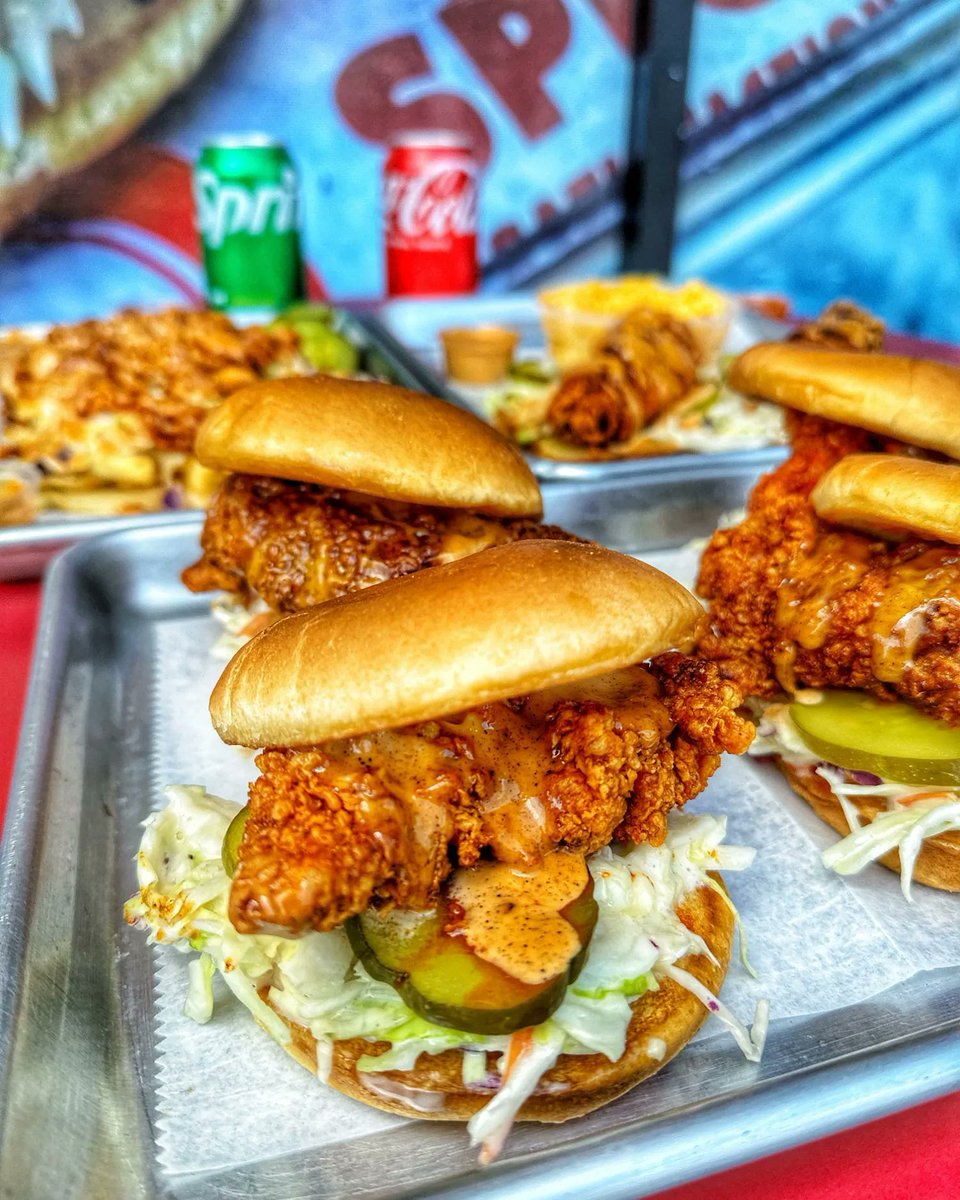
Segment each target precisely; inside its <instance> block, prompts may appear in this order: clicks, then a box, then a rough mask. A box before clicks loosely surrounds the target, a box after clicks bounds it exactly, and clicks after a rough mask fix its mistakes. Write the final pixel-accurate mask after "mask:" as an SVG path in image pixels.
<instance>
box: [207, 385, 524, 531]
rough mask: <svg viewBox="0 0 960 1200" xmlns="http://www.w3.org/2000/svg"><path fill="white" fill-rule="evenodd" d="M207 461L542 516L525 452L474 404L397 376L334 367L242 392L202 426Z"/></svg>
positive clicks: (498, 512) (391, 495)
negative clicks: (356, 374) (349, 375)
mask: <svg viewBox="0 0 960 1200" xmlns="http://www.w3.org/2000/svg"><path fill="white" fill-rule="evenodd" d="M195 453H196V456H197V458H198V459H199V460H200V461H201V462H202V463H203V464H204V466H207V467H215V468H216V469H217V470H220V471H236V472H243V473H245V474H249V475H272V476H275V477H277V478H280V479H295V480H299V481H302V482H304V483H319V484H323V485H325V486H326V487H333V488H346V489H349V490H350V491H355V492H364V493H366V494H368V495H372V496H382V497H386V498H388V499H391V500H405V501H409V502H411V503H414V504H430V505H436V506H438V507H441V508H470V509H474V510H475V511H477V512H481V513H488V514H490V515H492V516H539V515H540V513H541V512H542V511H543V501H542V498H541V496H540V488H539V486H538V485H537V481H536V479H535V478H534V476H533V472H532V471H531V470H530V468H529V467H528V466H527V464H526V462H525V461H524V459H523V456H522V455H521V454H520V452H519V451H518V450H517V449H516V448H515V447H514V446H512V445H511V444H510V443H509V442H507V441H506V440H505V439H504V438H503V437H501V436H500V434H499V433H497V432H496V430H494V429H493V428H491V426H489V425H487V424H486V423H485V422H484V421H481V420H480V418H479V417H475V416H474V415H473V414H472V413H468V412H465V411H464V410H463V409H460V408H457V407H455V406H454V405H453V404H448V403H447V402H446V401H445V400H438V399H437V398H436V397H434V396H427V395H425V394H424V393H422V392H413V391H409V390H408V389H407V388H401V387H395V386H394V385H393V384H389V383H378V382H376V381H366V380H359V379H339V378H336V377H335V376H332V375H315V376H312V377H307V378H293V379H272V380H263V381H261V382H259V383H254V384H251V385H250V386H249V387H245V388H241V389H240V390H239V391H238V392H234V394H233V395H232V396H229V397H228V398H227V399H226V400H225V401H224V402H223V403H222V404H221V405H219V406H218V407H217V408H215V409H214V410H213V412H211V413H210V415H209V416H208V417H207V418H206V420H205V421H204V422H203V424H202V425H201V426H200V429H199V431H198V433H197V440H196V446H195Z"/></svg>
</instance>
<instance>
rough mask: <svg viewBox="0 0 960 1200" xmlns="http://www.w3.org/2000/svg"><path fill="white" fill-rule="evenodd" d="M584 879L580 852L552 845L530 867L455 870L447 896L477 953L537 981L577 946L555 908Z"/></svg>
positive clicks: (563, 963)
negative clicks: (456, 906) (539, 862)
mask: <svg viewBox="0 0 960 1200" xmlns="http://www.w3.org/2000/svg"><path fill="white" fill-rule="evenodd" d="M588 878H589V875H588V872H587V864H586V862H585V861H584V859H583V856H582V855H579V854H569V853H567V852H565V851H562V850H558V851H554V852H553V853H551V854H548V855H547V856H546V858H545V859H544V860H543V863H542V865H541V866H540V867H538V868H535V869H533V870H518V869H517V868H515V867H510V866H507V865H506V864H504V863H481V864H479V865H478V866H475V867H471V868H470V869H469V870H466V871H458V872H457V873H456V875H454V876H453V878H452V880H451V882H450V887H449V895H450V898H451V900H454V901H456V902H457V903H458V904H460V905H461V906H462V908H463V910H464V916H463V921H462V924H461V926H460V929H461V931H462V933H463V935H464V937H465V938H466V940H467V943H468V945H469V946H470V948H471V949H472V950H473V952H474V953H475V954H476V955H477V957H478V958H482V959H484V960H485V961H486V962H490V963H493V964H494V966H497V967H499V968H500V969H501V970H502V971H506V972H507V974H508V975H512V976H513V978H514V979H519V980H521V981H522V982H523V983H530V984H537V983H545V982H546V981H547V980H548V979H552V978H553V977H554V976H556V975H559V974H560V973H561V972H562V971H564V970H566V967H567V964H568V963H569V962H570V960H571V959H572V958H573V957H574V956H575V955H576V953H577V951H578V950H579V949H580V939H579V937H578V936H577V932H576V930H575V929H574V928H573V926H572V925H571V924H570V922H569V921H567V920H566V918H565V917H563V916H561V909H563V908H565V907H566V906H567V905H568V904H572V903H573V901H574V900H576V898H577V897H578V896H579V895H580V893H581V892H582V891H583V889H584V888H585V887H586V885H587V880H588Z"/></svg>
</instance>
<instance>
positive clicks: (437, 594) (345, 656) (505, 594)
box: [210, 541, 703, 746]
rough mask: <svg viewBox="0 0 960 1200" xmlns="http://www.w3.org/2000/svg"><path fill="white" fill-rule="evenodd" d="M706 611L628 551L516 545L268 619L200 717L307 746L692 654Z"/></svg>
mask: <svg viewBox="0 0 960 1200" xmlns="http://www.w3.org/2000/svg"><path fill="white" fill-rule="evenodd" d="M702 618H703V610H702V608H701V607H700V605H699V603H698V602H697V601H696V600H695V599H694V597H693V596H691V595H690V593H689V592H688V591H687V590H686V589H685V588H683V587H681V586H680V584H679V583H676V582H674V580H672V579H670V578H669V577H668V576H667V575H664V574H662V573H661V572H660V571H658V570H656V569H655V568H654V567H650V566H647V564H646V563H641V562H638V561H637V560H636V559H633V558H629V557H627V556H626V555H624V554H617V553H615V552H614V551H612V550H606V549H604V548H603V547H601V546H594V545H587V544H584V543H577V542H547V541H525V542H513V543H511V544H509V545H506V546H499V547H497V548H495V549H492V550H484V551H481V552H480V553H479V554H472V555H470V556H469V557H468V558H465V559H461V560H460V561H458V562H455V563H450V564H449V565H445V566H439V567H430V568H429V569H427V570H424V571H418V572H417V573H415V574H413V575H407V576H405V577H403V578H400V579H393V580H388V581H387V582H386V583H381V584H378V585H377V586H376V587H373V588H368V589H366V590H364V591H361V592H354V593H351V594H349V595H345V596H341V597H339V598H338V599H336V600H331V601H329V602H328V603H326V604H322V605H320V606H319V607H317V608H314V609H310V610H308V611H305V612H302V613H296V614H295V615H293V616H290V617H287V618H285V619H284V620H282V621H278V622H277V623H276V624H274V625H271V626H270V627H269V628H268V629H265V630H264V631H263V632H262V633H260V634H258V636H257V637H255V638H254V639H253V640H252V641H250V642H248V643H247V645H246V646H244V647H243V648H242V649H241V650H240V651H239V652H238V654H237V655H236V656H235V657H234V658H233V659H232V661H231V662H230V663H229V664H228V665H227V668H226V670H225V671H224V672H223V675H222V676H221V677H220V681H219V682H218V683H217V686H216V688H215V689H214V692H213V696H212V697H211V700H210V713H211V716H212V717H213V723H214V725H215V726H216V729H217V732H218V733H219V734H220V736H221V737H222V738H223V740H224V741H225V742H232V743H235V744H239V745H244V746H309V745H316V744H318V743H320V742H323V741H326V740H327V739H330V738H338V737H350V736H354V735H357V734H362V733H372V732H374V731H375V730H379V729H392V728H395V727H397V726H401V725H409V724H413V723H415V722H418V721H426V720H430V719H432V718H435V717H441V716H446V715H449V714H451V713H455V712H460V711H463V710H464V709H468V708H474V707H476V706H477V705H479V704H483V703H485V702H487V701H492V700H503V699H506V698H508V697H510V696H519V695H523V694H526V693H528V692H535V691H540V690H542V689H544V688H548V687H553V686H556V685H559V684H562V683H566V682H571V681H574V680H578V679H585V678H589V677H590V676H593V675H602V674H604V673H606V672H608V671H613V670H617V669H618V668H620V667H625V666H628V665H630V664H633V663H637V662H640V661H642V660H643V659H645V658H649V657H650V656H651V655H654V654H659V653H661V652H663V651H665V650H669V649H671V648H672V647H677V648H679V649H689V648H690V646H691V645H692V643H693V641H694V637H695V634H696V632H697V627H698V626H699V624H700V623H701V620H702Z"/></svg>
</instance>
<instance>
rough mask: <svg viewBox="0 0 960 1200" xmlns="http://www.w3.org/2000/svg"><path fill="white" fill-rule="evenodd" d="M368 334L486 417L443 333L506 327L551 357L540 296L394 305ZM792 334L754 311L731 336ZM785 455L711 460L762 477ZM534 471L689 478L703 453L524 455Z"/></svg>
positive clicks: (430, 383)
mask: <svg viewBox="0 0 960 1200" xmlns="http://www.w3.org/2000/svg"><path fill="white" fill-rule="evenodd" d="M362 320H363V323H364V325H365V327H366V328H367V331H368V332H369V334H370V336H371V338H373V339H374V340H375V341H376V342H377V343H378V344H379V345H381V346H383V347H389V348H390V350H391V351H392V353H393V355H394V357H395V358H396V359H397V360H398V361H402V362H404V363H405V364H406V367H407V370H408V372H409V373H411V374H414V375H416V376H417V378H418V383H419V386H420V387H421V388H422V389H423V390H424V391H427V392H432V393H433V394H434V395H435V396H442V397H443V398H444V399H445V400H449V401H450V402H451V403H453V404H457V405H459V406H460V407H461V408H466V409H469V411H470V412H475V413H479V415H481V416H482V415H483V413H482V411H481V410H480V408H479V405H478V402H477V400H476V397H475V396H471V395H470V393H469V392H468V391H466V390H461V389H460V388H458V387H457V385H456V384H455V383H453V382H451V381H450V380H448V379H447V378H446V376H445V374H444V371H443V355H442V353H441V350H440V341H439V331H440V330H441V329H445V328H449V327H454V326H458V325H506V326H508V327H509V328H511V329H515V330H516V331H517V333H519V334H520V350H521V351H522V352H523V353H526V354H541V353H544V352H545V344H546V343H545V341H544V336H543V329H542V327H541V325H540V309H539V306H538V304H537V300H536V297H535V296H534V295H533V294H524V293H519V294H512V295H504V296H464V297H457V296H451V297H443V298H441V299H438V300H390V301H387V303H386V304H384V305H382V306H381V307H380V308H379V309H378V310H377V313H376V315H370V314H367V315H364V317H363V318H362ZM786 328H787V327H786V326H784V325H783V324H781V323H780V322H777V321H772V320H770V319H769V318H767V317H762V316H760V315H759V314H758V313H754V312H751V311H750V310H748V309H739V310H738V311H737V315H736V317H735V328H733V329H732V331H731V335H730V336H729V337H728V342H727V344H728V346H729V348H730V349H731V351H737V350H742V349H745V348H746V347H747V346H748V345H751V344H752V343H754V342H758V341H764V340H779V339H780V338H782V337H783V336H784V331H785V329H786ZM785 456H786V450H785V449H784V447H783V446H763V447H760V448H758V449H754V450H722V451H717V452H716V453H715V454H709V455H707V456H706V457H708V458H710V459H711V460H713V461H714V462H719V463H723V464H724V465H725V466H726V467H728V468H730V469H731V470H739V469H741V468H742V469H744V470H750V469H753V470H754V471H762V470H766V469H768V468H770V467H772V466H775V465H776V464H777V463H778V462H781V461H782V460H783V458H784V457H785ZM525 457H526V459H527V462H528V463H529V464H530V467H531V469H532V470H533V471H534V473H535V474H536V475H537V476H538V478H540V479H541V480H568V479H569V480H574V479H578V480H589V481H593V482H598V481H602V480H606V479H618V478H625V477H627V476H631V477H635V476H638V475H639V476H644V477H646V476H647V475H648V474H649V473H652V472H655V471H657V470H658V469H659V468H660V466H662V464H664V463H670V464H671V465H672V469H673V470H675V471H677V472H679V473H681V474H682V473H683V472H685V471H686V470H687V468H688V467H689V466H690V464H692V463H695V462H697V461H698V460H699V459H702V458H703V457H704V455H701V454H672V455H664V456H657V457H650V458H623V459H611V460H609V461H607V462H562V461H560V460H557V459H552V458H544V457H542V456H541V455H539V454H532V453H529V452H527V453H526V454H525Z"/></svg>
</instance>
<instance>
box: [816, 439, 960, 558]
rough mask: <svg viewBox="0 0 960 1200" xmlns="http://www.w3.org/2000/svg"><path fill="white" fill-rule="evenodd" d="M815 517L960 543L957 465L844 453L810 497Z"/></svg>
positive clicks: (881, 531)
mask: <svg viewBox="0 0 960 1200" xmlns="http://www.w3.org/2000/svg"><path fill="white" fill-rule="evenodd" d="M811 500H812V501H813V507H814V508H815V509H816V510H817V515H818V516H821V517H823V518H824V519H825V520H827V521H834V522H836V524H838V525H849V526H851V527H852V528H853V529H860V530H863V531H864V532H866V533H879V534H880V535H881V536H885V535H888V534H892V535H894V536H899V535H901V534H908V535H910V534H912V535H914V536H915V537H919V538H927V539H930V540H932V541H941V542H951V543H953V544H957V545H960V465H957V466H954V464H953V463H936V462H926V461H924V460H923V459H919V458H907V457H904V456H902V455H897V454H848V455H847V457H846V458H842V459H841V460H840V461H839V462H838V463H836V464H835V465H834V466H832V467H831V468H830V470H829V471H827V473H826V474H825V475H824V476H823V478H822V479H821V480H820V481H819V483H818V484H817V486H816V487H815V488H814V489H813V493H812V495H811Z"/></svg>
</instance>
